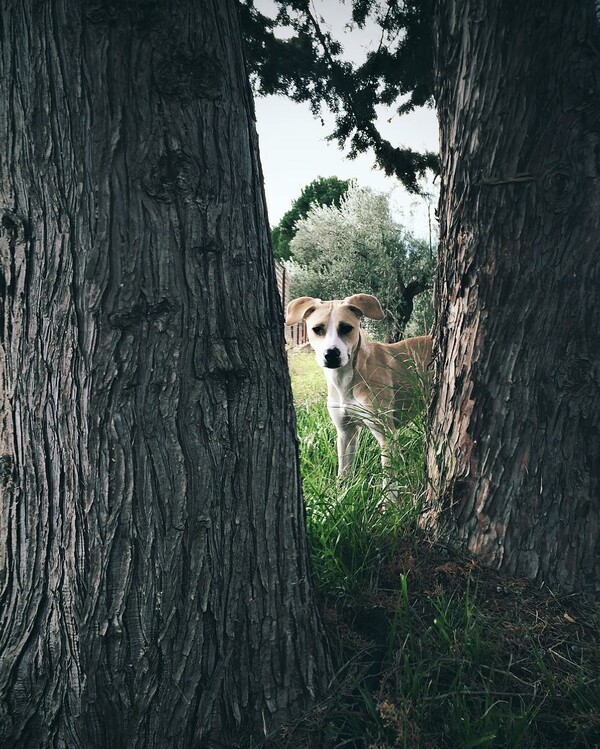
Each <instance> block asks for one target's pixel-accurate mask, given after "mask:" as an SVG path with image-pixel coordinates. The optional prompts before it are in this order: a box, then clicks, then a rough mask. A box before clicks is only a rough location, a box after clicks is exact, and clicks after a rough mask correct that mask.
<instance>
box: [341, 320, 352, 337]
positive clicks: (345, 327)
mask: <svg viewBox="0 0 600 749" xmlns="http://www.w3.org/2000/svg"><path fill="white" fill-rule="evenodd" d="M353 330H354V328H353V327H352V325H348V323H345V322H343V323H341V324H340V326H339V328H338V331H339V334H340V335H348V333H352V331H353Z"/></svg>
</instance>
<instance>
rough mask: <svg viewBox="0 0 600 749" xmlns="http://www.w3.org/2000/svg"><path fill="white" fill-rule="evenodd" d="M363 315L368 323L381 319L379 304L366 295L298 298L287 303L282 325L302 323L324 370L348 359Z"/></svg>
mask: <svg viewBox="0 0 600 749" xmlns="http://www.w3.org/2000/svg"><path fill="white" fill-rule="evenodd" d="M363 315H364V316H365V317H369V318H371V319H372V320H381V319H382V318H383V316H384V313H383V310H382V309H381V305H380V304H379V301H378V300H377V299H376V298H375V297H374V296H371V295H370V294H354V295H353V296H350V297H346V298H345V299H344V300H342V301H340V300H334V301H331V302H322V301H321V300H320V299H314V298H312V297H300V298H298V299H294V300H293V301H291V302H290V303H289V304H288V307H287V315H286V324H287V325H294V324H295V323H298V322H300V321H301V320H304V321H305V323H306V330H307V333H308V340H309V342H310V345H311V346H312V348H313V350H314V352H315V354H316V358H317V362H318V363H319V364H320V365H321V366H322V367H325V368H327V369H339V368H340V367H345V366H346V365H347V364H348V362H350V361H351V360H352V355H353V353H354V350H355V349H356V346H357V344H358V341H359V340H360V332H359V331H360V318H361V317H362V316H363Z"/></svg>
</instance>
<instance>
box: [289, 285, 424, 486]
mask: <svg viewBox="0 0 600 749" xmlns="http://www.w3.org/2000/svg"><path fill="white" fill-rule="evenodd" d="M384 316H385V315H384V312H383V309H382V307H381V304H380V303H379V300H378V299H377V298H376V297H374V296H371V295H370V294H354V295H353V296H349V297H346V298H345V299H343V300H334V301H329V302H323V301H321V300H320V299H314V298H313V297H307V296H303V297H299V298H298V299H293V300H292V301H291V302H290V303H289V304H288V306H287V310H286V325H294V324H296V323H299V322H301V321H302V320H304V323H305V325H306V330H307V333H308V340H309V342H310V345H311V346H312V348H313V350H314V352H315V355H316V358H317V362H318V363H319V364H320V366H321V367H323V371H324V373H325V377H326V379H327V390H328V397H327V409H328V411H329V414H330V416H331V419H332V421H333V423H334V424H335V428H336V430H337V453H338V477H342V476H344V474H346V472H347V471H348V470H349V469H350V468H351V466H352V464H353V462H354V455H355V452H356V442H357V438H358V430H359V427H361V426H366V427H367V428H368V429H370V430H371V432H372V433H373V435H374V436H375V438H376V440H377V442H378V443H379V446H380V448H381V463H382V465H383V468H384V471H385V470H386V469H387V468H388V466H389V463H390V458H389V444H388V435H389V434H390V433H391V432H393V431H394V430H395V429H396V428H397V427H398V425H399V423H400V420H401V416H402V414H403V413H404V414H405V415H406V414H407V413H408V412H410V411H411V409H413V408H414V404H415V396H416V395H417V393H418V391H421V392H422V390H423V388H426V387H427V386H428V381H429V365H430V363H431V337H430V336H420V337H418V338H409V339H406V340H403V341H400V342H399V343H389V344H386V343H376V342H373V341H368V340H367V338H366V337H365V335H364V334H363V331H362V330H361V327H360V321H361V318H362V317H367V318H369V319H370V320H381V319H383V317H384ZM384 483H385V482H384Z"/></svg>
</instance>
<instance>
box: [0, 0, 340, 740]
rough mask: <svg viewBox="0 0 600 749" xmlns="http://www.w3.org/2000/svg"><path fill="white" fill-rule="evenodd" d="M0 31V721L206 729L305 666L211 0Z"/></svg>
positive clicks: (262, 276) (236, 146)
mask: <svg viewBox="0 0 600 749" xmlns="http://www.w3.org/2000/svg"><path fill="white" fill-rule="evenodd" d="M0 34H1V44H2V46H1V50H0V66H1V70H0V122H1V124H0V133H1V140H2V143H3V147H2V149H0V170H1V172H0V201H1V205H0V210H1V214H2V215H1V221H2V224H1V234H0V252H1V265H0V270H1V275H0V282H1V285H0V291H1V293H2V304H1V307H0V311H1V312H2V319H1V321H0V322H1V327H0V330H1V335H2V338H1V341H0V345H1V351H0V485H1V489H2V504H1V513H2V514H1V518H0V521H1V522H0V586H1V587H0V596H1V604H0V617H1V618H0V746H2V747H3V749H7V748H8V747H19V749H29V748H30V747H31V748H34V747H35V749H43V748H44V747H50V746H52V747H64V748H65V749H67V748H68V749H95V748H98V749H100V748H102V749H106V748H107V747H123V748H125V747H126V749H135V748H136V747H139V748H140V749H141V748H142V747H143V748H144V749H153V748H154V749H159V748H162V747H168V748H169V749H175V748H177V747H181V748H182V749H183V748H184V747H185V749H189V748H190V747H200V746H202V747H205V746H206V747H210V746H212V745H217V744H218V745H219V746H223V745H231V744H233V743H234V742H235V740H236V737H238V736H240V735H246V736H247V735H248V734H249V733H251V732H253V731H255V730H259V731H262V729H263V726H269V725H272V724H274V723H276V722H278V721H280V720H282V719H285V718H286V717H289V716H290V715H293V714H294V713H295V712H297V711H298V710H300V709H302V708H303V707H306V705H307V704H308V702H309V701H310V700H311V698H312V697H313V695H314V694H315V693H316V692H318V691H319V690H320V688H321V687H322V686H323V684H324V683H325V679H326V677H327V669H328V660H327V656H326V653H325V651H324V647H323V640H322V637H321V627H320V622H319V618H318V615H317V613H316V608H315V604H314V601H313V597H312V593H311V587H310V584H309V582H310V580H309V571H308V569H307V550H306V540H305V529H304V517H303V508H302V503H301V497H300V487H299V478H298V463H297V447H296V438H295V421H294V415H293V409H292V403H291V393H290V386H289V379H288V374H287V367H286V362H285V354H284V349H283V318H282V311H281V305H280V301H279V299H278V296H277V291H276V286H275V277H274V269H273V262H272V259H271V254H270V249H269V241H268V234H267V221H266V213H265V205H264V196H263V192H262V176H261V171H260V166H259V162H258V153H257V142H256V135H255V126H254V118H253V107H252V102H251V98H250V93H249V88H248V85H247V79H246V75H245V70H244V65H243V59H242V54H241V41H240V34H239V29H238V27H237V17H236V7H235V2H234V0H195V1H193V2H192V0H186V1H179V0H178V1H177V2H175V0H170V2H165V3H155V2H150V1H146V0H130V1H128V2H123V3H121V2H112V1H111V0H89V1H88V2H79V0H56V1H55V2H48V3H41V4H40V3H36V2H34V1H33V0H23V2H18V3H15V2H10V0H4V1H3V2H2V15H1V20H0Z"/></svg>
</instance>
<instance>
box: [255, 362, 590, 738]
mask: <svg viewBox="0 0 600 749" xmlns="http://www.w3.org/2000/svg"><path fill="white" fill-rule="evenodd" d="M290 356H291V360H290V361H291V365H292V372H293V385H294V388H295V392H305V391H306V389H303V388H302V387H301V380H302V379H303V378H304V377H305V376H308V377H309V378H310V380H311V382H312V378H313V376H314V372H313V370H312V369H311V368H310V367H308V359H307V357H306V356H305V355H303V354H298V353H293V354H291V355H290ZM296 404H297V412H298V427H299V438H300V447H301V461H302V473H303V485H304V495H305V502H306V507H307V519H308V532H309V545H310V551H311V556H312V560H313V573H314V577H315V582H316V584H317V587H318V588H319V590H320V593H321V599H322V604H323V617H324V619H325V622H326V625H327V627H328V630H329V634H330V641H331V646H332V651H333V654H334V656H335V657H336V658H337V663H338V672H337V675H336V678H335V680H334V683H333V684H332V685H331V689H330V693H329V695H328V696H327V698H326V699H324V700H323V701H321V702H320V703H319V704H318V705H317V706H316V707H315V709H314V711H313V712H311V713H309V714H307V715H305V716H303V717H302V718H300V719H299V720H298V721H296V722H295V723H292V724H288V725H286V726H284V727H283V729H282V730H281V731H280V732H278V733H276V734H274V735H271V736H268V737H266V738H265V742H264V744H262V745H261V746H262V747H263V749H284V748H285V749H291V748H292V747H293V748H294V749H316V748H317V747H318V749H335V748H336V747H342V746H348V747H354V748H355V749H396V748H398V747H400V748H403V749H404V748H405V749H428V747H436V749H458V748H459V747H488V748H489V749H586V748H587V747H590V748H591V747H597V746H600V720H599V719H598V716H599V715H600V690H599V689H598V673H599V672H600V604H599V603H598V602H593V601H585V600H583V599H580V598H577V597H576V596H569V597H565V598H559V597H557V596H555V595H554V594H552V593H551V592H549V591H539V590H536V589H534V588H530V587H529V586H528V585H527V583H526V582H525V581H522V580H510V579H507V578H505V577H502V576H500V575H499V574H497V573H495V572H494V571H492V570H489V569H479V568H478V567H477V566H476V565H475V564H474V563H473V562H472V561H470V560H468V559H464V558H461V557H457V556H454V555H453V554H452V552H451V550H449V549H446V548H443V547H440V546H437V545H436V544H434V543H433V542H432V541H431V540H430V539H427V538H424V537H422V536H420V535H419V533H418V532H417V531H416V528H415V526H416V518H417V516H418V513H419V506H420V497H421V495H422V493H423V491H424V490H425V487H426V483H425V476H424V473H423V470H422V467H420V466H422V463H423V451H422V445H423V442H422V439H423V417H422V414H421V416H419V415H417V416H416V418H415V419H414V421H413V422H411V423H408V424H406V425H405V428H404V429H403V430H401V432H400V434H399V435H398V441H397V450H396V452H397V453H398V454H399V455H401V457H399V458H398V457H397V463H396V469H395V470H396V471H397V477H398V484H403V485H404V486H405V490H401V491H400V499H399V503H398V505H397V507H389V506H384V507H382V506H381V504H380V500H381V498H382V490H381V473H380V469H379V468H378V451H377V448H376V446H375V445H374V444H373V442H372V441H371V440H370V439H365V440H363V441H362V442H361V446H360V450H359V455H358V461H357V465H356V470H355V471H354V473H353V474H352V475H351V476H349V477H348V478H347V479H345V480H344V481H341V482H338V481H337V479H336V478H335V433H334V428H333V426H332V425H331V422H330V420H329V417H328V415H327V413H326V411H325V405H324V402H323V399H322V398H321V399H315V398H311V399H310V402H309V403H305V402H304V401H300V400H298V399H297V400H296ZM365 436H367V435H365ZM411 456H412V457H411ZM403 476H404V478H402V477H403ZM252 746H253V749H257V746H256V745H255V744H253V745H252Z"/></svg>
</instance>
